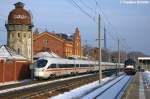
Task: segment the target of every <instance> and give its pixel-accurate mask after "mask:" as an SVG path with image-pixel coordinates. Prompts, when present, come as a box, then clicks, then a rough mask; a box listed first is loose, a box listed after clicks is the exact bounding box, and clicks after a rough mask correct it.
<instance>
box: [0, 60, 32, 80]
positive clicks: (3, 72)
mask: <svg viewBox="0 0 150 99" xmlns="http://www.w3.org/2000/svg"><path fill="white" fill-rule="evenodd" d="M28 78H30V70H29V62H28V61H18V60H7V61H4V60H0V82H8V81H15V80H23V79H28Z"/></svg>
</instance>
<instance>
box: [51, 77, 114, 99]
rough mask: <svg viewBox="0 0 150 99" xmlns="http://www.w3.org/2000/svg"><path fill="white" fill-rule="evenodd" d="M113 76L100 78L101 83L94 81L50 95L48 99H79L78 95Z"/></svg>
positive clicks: (85, 92)
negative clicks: (68, 90) (62, 92)
mask: <svg viewBox="0 0 150 99" xmlns="http://www.w3.org/2000/svg"><path fill="white" fill-rule="evenodd" d="M113 78H114V76H112V77H106V78H104V79H102V83H101V84H99V81H95V82H93V83H90V84H87V85H84V86H81V87H79V88H76V89H73V90H71V91H70V92H65V93H64V94H59V95H57V96H54V97H51V98H50V99H79V98H80V97H82V96H84V95H86V94H87V93H89V92H90V91H91V90H94V89H96V88H97V87H99V86H101V85H103V84H104V83H105V82H107V81H108V80H111V79H113Z"/></svg>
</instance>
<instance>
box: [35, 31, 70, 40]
mask: <svg viewBox="0 0 150 99" xmlns="http://www.w3.org/2000/svg"><path fill="white" fill-rule="evenodd" d="M43 35H48V36H51V37H53V38H55V39H57V40H59V41H62V42H64V41H68V42H72V35H71V36H68V35H67V34H64V33H52V32H47V31H46V32H42V33H40V34H35V35H34V40H35V39H37V38H39V37H41V36H43Z"/></svg>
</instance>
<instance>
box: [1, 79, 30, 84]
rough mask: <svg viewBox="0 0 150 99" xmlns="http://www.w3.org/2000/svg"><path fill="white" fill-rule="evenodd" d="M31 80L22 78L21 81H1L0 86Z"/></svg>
mask: <svg viewBox="0 0 150 99" xmlns="http://www.w3.org/2000/svg"><path fill="white" fill-rule="evenodd" d="M30 81H31V79H25V80H20V81H9V82H1V83H0V86H5V85H11V84H18V83H25V82H30Z"/></svg>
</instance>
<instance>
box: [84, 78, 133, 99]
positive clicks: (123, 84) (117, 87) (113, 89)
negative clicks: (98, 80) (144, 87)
mask: <svg viewBox="0 0 150 99" xmlns="http://www.w3.org/2000/svg"><path fill="white" fill-rule="evenodd" d="M132 79H133V77H130V76H126V75H123V76H120V77H118V78H116V79H114V80H111V81H110V82H107V84H105V85H103V86H100V87H99V88H97V89H95V90H94V91H92V92H90V93H88V94H87V95H85V96H83V97H82V99H89V98H91V99H120V97H121V96H122V95H123V93H124V91H125V89H126V88H127V86H128V84H129V83H130V81H131V80H132ZM96 91H97V92H96ZM110 93H111V94H110ZM91 96H92V97H91Z"/></svg>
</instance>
